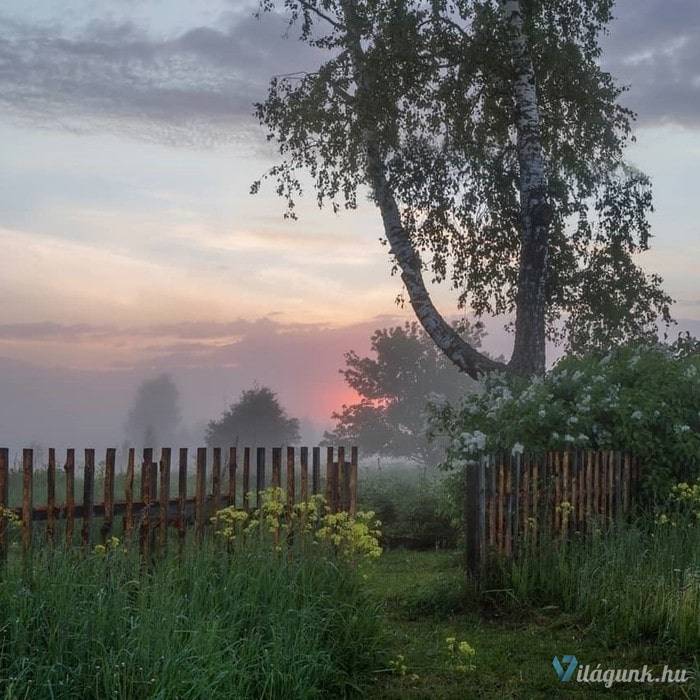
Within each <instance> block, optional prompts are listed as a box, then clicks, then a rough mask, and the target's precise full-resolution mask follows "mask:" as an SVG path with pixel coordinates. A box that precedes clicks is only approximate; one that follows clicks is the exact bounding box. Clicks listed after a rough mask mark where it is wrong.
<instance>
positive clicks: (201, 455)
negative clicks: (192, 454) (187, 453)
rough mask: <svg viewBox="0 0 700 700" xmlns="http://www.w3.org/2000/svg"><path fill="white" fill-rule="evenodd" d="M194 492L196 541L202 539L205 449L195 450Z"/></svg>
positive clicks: (205, 480) (204, 497)
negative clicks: (195, 472)
mask: <svg viewBox="0 0 700 700" xmlns="http://www.w3.org/2000/svg"><path fill="white" fill-rule="evenodd" d="M195 486H196V490H195V516H194V518H195V525H194V527H195V533H196V535H197V541H199V542H201V541H202V540H203V539H204V527H205V518H206V513H205V503H206V498H207V495H206V494H207V448H206V447H199V448H197V474H196V484H195Z"/></svg>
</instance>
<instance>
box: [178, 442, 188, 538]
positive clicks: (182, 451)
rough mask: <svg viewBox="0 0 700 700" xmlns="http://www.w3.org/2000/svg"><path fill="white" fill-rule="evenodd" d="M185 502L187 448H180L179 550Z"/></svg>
mask: <svg viewBox="0 0 700 700" xmlns="http://www.w3.org/2000/svg"><path fill="white" fill-rule="evenodd" d="M186 503H187V448H186V447H181V448H180V455H179V460H178V476H177V535H178V542H179V547H180V552H182V548H183V547H184V544H185V537H186V536H187V529H186V527H185V505H186Z"/></svg>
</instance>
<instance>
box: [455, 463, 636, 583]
mask: <svg viewBox="0 0 700 700" xmlns="http://www.w3.org/2000/svg"><path fill="white" fill-rule="evenodd" d="M638 483H639V462H638V460H637V459H635V458H633V457H632V456H631V455H629V454H626V453H622V452H614V451H592V450H591V451H577V452H547V453H545V454H541V455H532V454H525V455H520V454H516V455H513V456H511V455H507V456H506V455H496V456H491V457H485V458H483V459H482V460H480V462H479V463H478V464H476V465H473V466H470V467H467V475H466V483H465V492H464V494H465V531H466V544H467V567H468V569H469V570H470V572H472V573H473V574H477V573H478V572H479V570H480V569H481V567H482V566H483V565H484V563H485V562H486V560H487V559H488V557H489V556H490V555H494V554H495V555H500V556H506V557H511V556H513V555H514V554H515V553H516V552H517V550H518V547H520V546H521V545H522V544H523V543H525V542H530V543H532V542H538V541H540V540H541V539H542V538H543V537H545V536H546V537H547V538H551V537H555V538H557V537H558V538H567V537H569V536H571V535H572V534H573V533H577V532H578V533H581V534H586V533H588V532H590V531H591V529H592V528H593V527H599V526H600V525H601V524H603V523H609V522H611V521H612V520H614V519H619V518H622V517H624V516H625V515H626V514H627V513H628V512H629V510H630V507H631V505H632V504H633V501H634V497H635V495H636V491H637V486H638Z"/></svg>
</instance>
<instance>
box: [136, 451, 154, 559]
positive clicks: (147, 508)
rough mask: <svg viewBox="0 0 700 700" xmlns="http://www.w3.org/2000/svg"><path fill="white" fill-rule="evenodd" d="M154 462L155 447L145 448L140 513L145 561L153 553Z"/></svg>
mask: <svg viewBox="0 0 700 700" xmlns="http://www.w3.org/2000/svg"><path fill="white" fill-rule="evenodd" d="M152 463H153V448H152V447H146V448H144V450H143V461H142V462H141V501H142V502H143V510H142V511H141V513H140V520H141V522H140V527H139V551H140V552H141V559H142V561H143V562H144V563H145V562H147V561H148V560H149V558H150V555H151V508H152V504H153V501H152V493H151V486H152V484H153V479H152V478H151V473H152V471H153V470H152V468H151V464H152Z"/></svg>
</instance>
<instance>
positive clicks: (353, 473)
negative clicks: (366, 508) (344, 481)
mask: <svg viewBox="0 0 700 700" xmlns="http://www.w3.org/2000/svg"><path fill="white" fill-rule="evenodd" d="M358 462H359V455H358V450H357V446H356V445H353V447H352V448H351V449H350V515H352V516H355V514H356V513H357V468H358Z"/></svg>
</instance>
